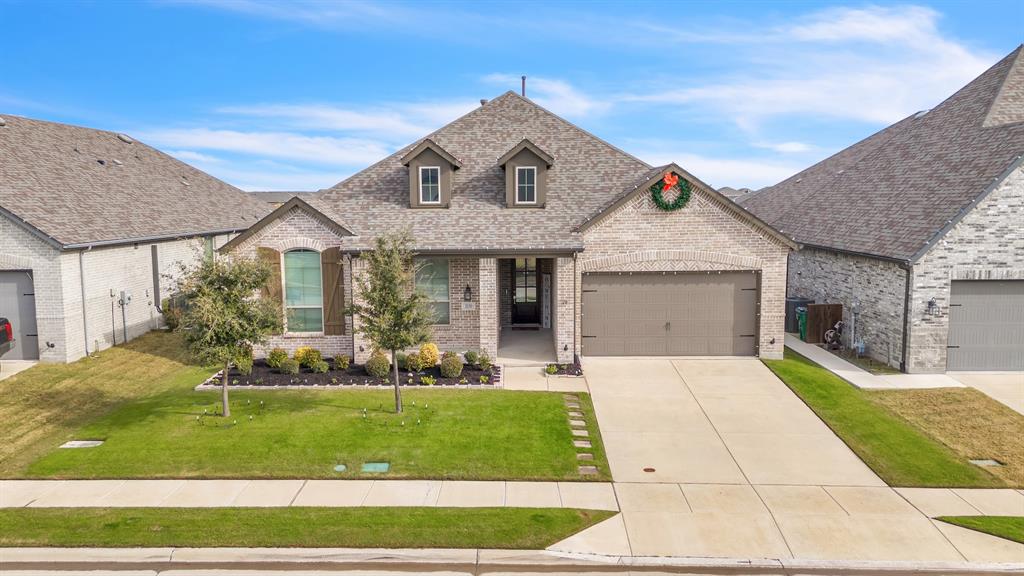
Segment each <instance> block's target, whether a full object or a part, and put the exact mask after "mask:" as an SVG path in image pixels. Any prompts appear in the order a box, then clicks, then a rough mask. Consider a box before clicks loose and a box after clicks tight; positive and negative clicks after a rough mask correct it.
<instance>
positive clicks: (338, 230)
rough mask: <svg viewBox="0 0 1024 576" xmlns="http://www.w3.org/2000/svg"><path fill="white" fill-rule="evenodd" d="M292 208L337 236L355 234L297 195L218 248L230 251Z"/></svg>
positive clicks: (222, 250) (289, 211)
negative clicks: (308, 216)
mask: <svg viewBox="0 0 1024 576" xmlns="http://www.w3.org/2000/svg"><path fill="white" fill-rule="evenodd" d="M294 209H298V210H301V211H303V212H305V213H307V214H309V215H310V216H312V217H313V218H315V219H317V220H319V221H320V222H321V223H322V224H324V225H325V226H327V227H328V228H329V229H330V230H331V231H332V232H334V233H335V234H337V235H338V236H355V234H353V233H352V231H351V230H349V229H348V228H346V227H345V226H343V225H341V224H339V223H338V222H336V221H335V220H334V219H333V218H331V217H330V216H327V215H326V214H324V213H323V212H321V211H319V210H317V209H316V208H314V207H312V206H310V205H309V204H308V203H307V202H306V201H305V200H303V199H302V198H299V197H298V196H293V197H292V198H291V200H288V201H287V202H285V203H284V204H281V205H280V206H278V207H277V208H275V209H274V211H273V212H271V213H270V214H267V215H266V216H264V217H263V218H261V219H260V221H259V222H257V223H255V224H253V225H252V226H250V227H249V228H248V229H247V230H246V231H245V232H242V233H241V234H239V235H238V236H235V237H234V238H232V239H231V240H229V241H227V242H226V243H224V245H223V246H221V247H220V248H219V249H218V250H219V251H220V252H230V251H232V250H234V249H235V247H237V246H239V245H241V244H242V243H243V242H245V241H246V240H248V239H249V238H252V237H253V236H255V235H256V234H257V233H258V232H259V231H261V230H263V229H264V228H266V227H267V225H269V224H271V223H272V222H274V221H275V220H277V219H279V218H282V217H284V216H287V215H288V214H289V213H291V211H292V210H294Z"/></svg>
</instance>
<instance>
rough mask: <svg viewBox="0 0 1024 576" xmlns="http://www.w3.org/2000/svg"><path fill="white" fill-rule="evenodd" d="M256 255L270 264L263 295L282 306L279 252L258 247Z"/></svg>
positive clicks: (282, 293)
mask: <svg viewBox="0 0 1024 576" xmlns="http://www.w3.org/2000/svg"><path fill="white" fill-rule="evenodd" d="M256 255H257V256H258V257H259V259H260V260H262V261H264V262H266V263H267V265H268V266H270V279H269V280H267V283H266V285H265V286H263V290H262V292H263V296H264V297H265V298H270V299H271V300H273V301H274V302H277V303H278V304H280V305H281V307H282V309H283V308H284V290H283V288H282V287H281V253H280V252H278V251H277V250H274V249H273V248H264V247H262V246H261V247H259V248H257V249H256Z"/></svg>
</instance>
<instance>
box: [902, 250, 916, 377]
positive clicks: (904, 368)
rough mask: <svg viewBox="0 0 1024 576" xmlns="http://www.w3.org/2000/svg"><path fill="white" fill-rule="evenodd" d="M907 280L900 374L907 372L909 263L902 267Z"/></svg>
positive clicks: (904, 298) (904, 294) (910, 269)
mask: <svg viewBox="0 0 1024 576" xmlns="http://www.w3.org/2000/svg"><path fill="white" fill-rule="evenodd" d="M903 268H904V270H906V271H907V279H906V282H905V283H904V290H903V345H902V346H901V347H900V348H901V350H900V372H903V373H906V372H907V343H908V342H909V341H910V282H911V275H912V273H913V270H914V267H913V266H912V265H911V264H910V262H906V263H905V264H904V265H903Z"/></svg>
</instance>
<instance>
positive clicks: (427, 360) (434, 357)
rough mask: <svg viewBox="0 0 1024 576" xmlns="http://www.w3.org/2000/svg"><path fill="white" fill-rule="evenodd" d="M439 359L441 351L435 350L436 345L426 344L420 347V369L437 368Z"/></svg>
mask: <svg viewBox="0 0 1024 576" xmlns="http://www.w3.org/2000/svg"><path fill="white" fill-rule="evenodd" d="M440 359H441V351H440V350H438V349H437V344H434V343H433V342H427V343H426V344H424V345H423V346H420V363H421V366H422V368H433V367H434V366H437V362H438V360H440ZM422 368H421V369H422Z"/></svg>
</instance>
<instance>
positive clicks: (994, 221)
mask: <svg viewBox="0 0 1024 576" xmlns="http://www.w3.org/2000/svg"><path fill="white" fill-rule="evenodd" d="M1022 223H1024V167H1020V166H1018V167H1017V168H1016V169H1015V170H1014V171H1013V172H1012V173H1010V175H1009V176H1007V177H1006V178H1005V179H1004V180H1003V182H1002V183H1001V184H999V186H998V187H997V188H996V189H995V190H993V191H992V192H991V193H990V194H989V195H988V196H987V197H986V198H985V199H984V200H982V201H981V202H980V203H979V204H978V205H977V206H976V207H975V208H974V209H973V210H971V211H970V212H969V213H968V214H967V215H966V216H965V217H964V218H963V219H962V220H961V221H960V222H958V223H957V224H956V226H954V227H953V228H952V229H951V230H950V231H949V232H948V233H947V234H946V235H945V236H944V237H943V238H942V239H941V240H939V241H938V242H937V243H936V244H935V245H934V246H933V247H932V248H931V250H929V251H928V252H927V253H926V254H925V255H924V256H923V257H922V258H921V259H920V260H919V261H918V262H917V263H916V264H914V267H913V278H912V282H913V284H912V285H913V290H912V293H911V308H910V314H909V324H910V335H909V350H908V351H909V358H908V363H907V371H908V372H943V371H945V370H946V337H947V335H948V332H949V295H950V282H951V281H952V280H1024V224H1022ZM932 298H935V302H936V304H937V305H938V314H936V315H929V314H928V313H927V308H928V300H930V299H932Z"/></svg>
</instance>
